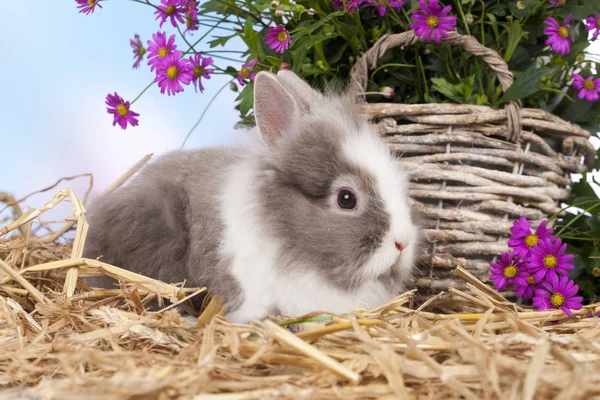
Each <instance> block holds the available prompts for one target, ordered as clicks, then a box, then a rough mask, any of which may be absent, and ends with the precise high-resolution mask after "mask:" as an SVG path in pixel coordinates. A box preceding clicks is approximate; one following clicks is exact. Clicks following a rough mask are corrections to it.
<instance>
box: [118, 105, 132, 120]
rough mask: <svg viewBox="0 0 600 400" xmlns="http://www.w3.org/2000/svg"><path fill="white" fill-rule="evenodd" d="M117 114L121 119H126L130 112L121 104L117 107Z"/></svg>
mask: <svg viewBox="0 0 600 400" xmlns="http://www.w3.org/2000/svg"><path fill="white" fill-rule="evenodd" d="M117 113H118V114H119V115H120V116H121V117H124V116H126V115H127V114H129V110H128V109H127V107H125V105H124V104H119V105H118V106H117Z"/></svg>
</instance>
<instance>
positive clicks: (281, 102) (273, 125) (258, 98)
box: [254, 71, 297, 144]
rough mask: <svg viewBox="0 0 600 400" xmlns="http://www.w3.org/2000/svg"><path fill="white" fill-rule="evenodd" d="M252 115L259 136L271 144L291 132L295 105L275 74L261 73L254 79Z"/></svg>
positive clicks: (295, 113)
mask: <svg viewBox="0 0 600 400" xmlns="http://www.w3.org/2000/svg"><path fill="white" fill-rule="evenodd" d="M254 115H255V118H256V125H257V126H258V130H259V131H260V134H261V136H262V137H263V138H264V139H265V140H266V141H267V142H269V143H271V144H273V143H275V142H276V141H277V140H279V138H281V137H282V136H283V135H284V134H286V132H290V131H291V130H292V123H293V121H294V119H295V117H296V115H297V110H296V104H295V102H294V101H293V100H292V98H291V96H290V95H289V94H288V93H287V92H286V91H285V89H284V88H283V86H282V85H281V84H280V83H279V82H278V81H277V78H276V77H275V74H272V73H270V72H265V71H261V72H259V73H258V74H256V78H255V79H254Z"/></svg>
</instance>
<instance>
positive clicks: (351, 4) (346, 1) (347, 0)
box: [331, 0, 365, 14]
mask: <svg viewBox="0 0 600 400" xmlns="http://www.w3.org/2000/svg"><path fill="white" fill-rule="evenodd" d="M364 1H365V0H358V1H351V0H333V4H332V5H331V6H332V8H333V9H334V10H336V11H339V10H344V9H345V10H346V11H348V12H349V13H350V14H352V13H354V11H355V10H356V9H357V8H358V6H360V5H361V4H362V3H363V2H364ZM344 5H345V7H344Z"/></svg>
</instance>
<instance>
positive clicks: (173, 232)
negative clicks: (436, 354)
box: [84, 70, 421, 323]
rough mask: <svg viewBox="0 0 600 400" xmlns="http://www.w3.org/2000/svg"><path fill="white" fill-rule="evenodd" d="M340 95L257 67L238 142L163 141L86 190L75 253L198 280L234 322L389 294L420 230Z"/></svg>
mask: <svg viewBox="0 0 600 400" xmlns="http://www.w3.org/2000/svg"><path fill="white" fill-rule="evenodd" d="M351 100H352V98H351V97H349V96H338V95H334V94H328V93H321V92H317V91H316V90H314V89H313V88H311V87H310V86H309V85H308V84H307V83H306V82H304V81H303V80H302V79H301V78H299V77H298V76H297V75H296V74H294V73H293V72H291V71H288V70H283V71H280V72H278V73H277V74H274V73H271V72H266V71H262V72H259V73H258V74H257V75H256V77H255V81H254V113H255V118H256V127H254V128H252V129H250V130H249V131H248V132H249V134H250V135H251V137H252V140H251V143H250V144H249V145H247V146H240V147H235V146H232V147H221V148H205V149H199V150H191V151H174V152H170V153H167V154H165V155H163V156H161V157H160V158H159V159H157V160H156V161H155V162H152V163H150V164H148V165H147V166H146V167H144V168H143V169H142V171H140V173H139V174H138V175H137V176H136V177H134V178H132V181H131V182H130V183H129V184H127V185H125V186H123V187H121V188H119V189H118V190H116V191H115V192H113V193H111V194H109V195H106V196H102V197H99V198H97V199H95V200H94V201H93V202H92V204H91V205H90V207H89V211H88V215H87V216H88V221H89V232H88V236H87V240H86V243H85V249H84V256H85V257H88V258H98V257H101V261H104V262H107V263H110V264H113V265H116V266H120V267H122V268H126V269H129V270H131V271H133V272H137V273H140V274H143V275H146V276H149V277H151V278H155V279H159V280H161V281H164V282H168V283H177V282H183V281H184V280H185V281H186V282H187V286H193V287H203V286H205V287H207V288H208V289H209V290H210V291H211V293H213V294H214V295H216V296H218V297H219V298H221V299H222V301H223V302H224V305H225V308H226V310H227V313H226V315H225V316H226V318H228V319H229V320H231V321H233V322H236V323H249V322H250V321H252V320H257V319H263V318H265V317H266V316H267V314H268V313H283V314H286V315H289V316H294V317H298V316H301V315H304V314H307V313H309V312H313V311H322V312H331V313H335V314H343V313H350V312H353V311H354V310H355V309H357V308H362V309H369V308H373V307H376V306H379V305H382V304H384V303H385V302H387V301H389V300H392V299H393V298H394V297H396V296H397V295H399V294H401V293H402V292H403V291H404V290H406V288H407V287H406V286H407V284H408V283H409V282H410V279H411V276H412V273H413V271H414V269H415V268H414V265H415V260H416V257H417V251H418V250H417V249H418V243H419V240H420V237H421V229H420V228H419V227H418V224H417V222H416V221H417V217H416V215H415V214H414V212H413V210H412V209H411V200H410V199H409V196H408V182H409V176H408V174H407V173H406V171H405V170H404V169H403V168H402V167H401V164H400V163H399V159H398V158H397V157H396V156H395V155H394V154H393V153H392V151H391V150H390V149H389V147H388V146H387V145H386V143H385V142H384V141H383V140H382V139H381V138H380V136H379V135H378V134H377V133H376V132H375V130H374V127H373V125H372V124H370V123H368V122H367V120H366V119H364V118H363V117H361V114H360V112H359V111H358V110H357V109H356V108H355V106H354V104H353V102H352V101H351Z"/></svg>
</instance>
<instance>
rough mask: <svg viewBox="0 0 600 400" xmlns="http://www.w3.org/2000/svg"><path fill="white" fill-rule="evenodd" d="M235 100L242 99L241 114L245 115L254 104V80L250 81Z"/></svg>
mask: <svg viewBox="0 0 600 400" xmlns="http://www.w3.org/2000/svg"><path fill="white" fill-rule="evenodd" d="M235 100H236V101H240V114H241V115H242V117H245V116H246V115H247V114H248V112H249V111H250V110H251V109H252V106H253V105H254V82H248V83H247V84H246V86H245V87H244V89H242V91H241V92H240V94H239V95H238V97H237V98H236V99H235Z"/></svg>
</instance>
